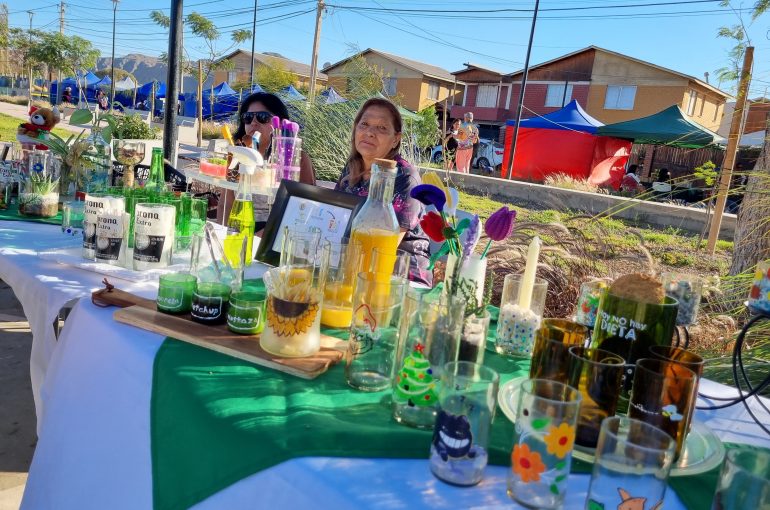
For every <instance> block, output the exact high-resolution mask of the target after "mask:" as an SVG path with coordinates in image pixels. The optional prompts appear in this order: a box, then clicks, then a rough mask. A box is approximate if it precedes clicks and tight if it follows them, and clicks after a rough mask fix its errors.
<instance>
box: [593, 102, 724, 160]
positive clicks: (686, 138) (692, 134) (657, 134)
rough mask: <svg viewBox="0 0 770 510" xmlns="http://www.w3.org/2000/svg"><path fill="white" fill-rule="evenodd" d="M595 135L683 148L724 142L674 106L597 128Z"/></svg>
mask: <svg viewBox="0 0 770 510" xmlns="http://www.w3.org/2000/svg"><path fill="white" fill-rule="evenodd" d="M596 134H597V135H599V136H613V137H615V138H625V139H627V140H633V142H634V143H635V144H653V145H668V146H671V147H682V148H686V149H697V148H700V147H707V146H714V145H720V144H721V145H724V144H725V143H727V140H725V139H724V138H723V137H721V136H719V135H718V134H716V133H714V132H713V131H710V130H708V129H706V128H704V127H703V126H701V125H699V124H697V123H695V122H693V121H691V120H689V119H688V118H687V117H685V115H684V114H683V113H682V110H681V109H680V108H679V106H677V105H673V106H670V107H668V108H666V109H665V110H663V111H661V112H658V113H656V114H654V115H650V116H648V117H642V118H641V119H634V120H627V121H625V122H617V123H615V124H607V125H606V126H600V127H599V129H598V131H597V133H596Z"/></svg>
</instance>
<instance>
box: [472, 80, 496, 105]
mask: <svg viewBox="0 0 770 510" xmlns="http://www.w3.org/2000/svg"><path fill="white" fill-rule="evenodd" d="M476 106H480V107H482V108H495V107H496V106H497V85H479V90H478V93H477V94H476Z"/></svg>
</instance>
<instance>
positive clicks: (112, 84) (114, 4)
mask: <svg viewBox="0 0 770 510" xmlns="http://www.w3.org/2000/svg"><path fill="white" fill-rule="evenodd" d="M119 1H120V0H112V58H111V59H110V111H112V103H114V102H115V18H116V17H117V15H118V2H119Z"/></svg>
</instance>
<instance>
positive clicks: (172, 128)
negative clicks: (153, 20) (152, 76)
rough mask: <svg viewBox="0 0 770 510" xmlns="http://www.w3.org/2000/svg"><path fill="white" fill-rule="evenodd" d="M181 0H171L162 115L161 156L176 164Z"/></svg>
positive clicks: (181, 30) (180, 57) (181, 29)
mask: <svg viewBox="0 0 770 510" xmlns="http://www.w3.org/2000/svg"><path fill="white" fill-rule="evenodd" d="M182 8H183V1H182V0H171V14H170V16H169V20H170V22H171V23H170V25H169V32H168V53H167V55H168V73H167V74H166V107H165V108H164V110H165V112H164V115H163V158H164V159H165V160H166V161H167V162H168V163H169V164H170V165H171V166H176V146H177V133H178V127H177V125H176V107H177V103H178V102H179V66H181V65H182V54H183V50H182V32H183V26H182Z"/></svg>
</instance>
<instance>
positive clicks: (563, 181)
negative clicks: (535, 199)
mask: <svg viewBox="0 0 770 510" xmlns="http://www.w3.org/2000/svg"><path fill="white" fill-rule="evenodd" d="M544 184H545V185H546V186H553V187H554V188H564V189H573V190H576V191H587V192H589V193H601V194H607V190H606V189H604V188H600V187H599V186H597V185H596V184H592V183H590V182H588V179H577V178H575V177H572V176H570V175H567V174H562V173H555V174H551V175H549V176H548V177H546V178H545V182H544Z"/></svg>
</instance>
